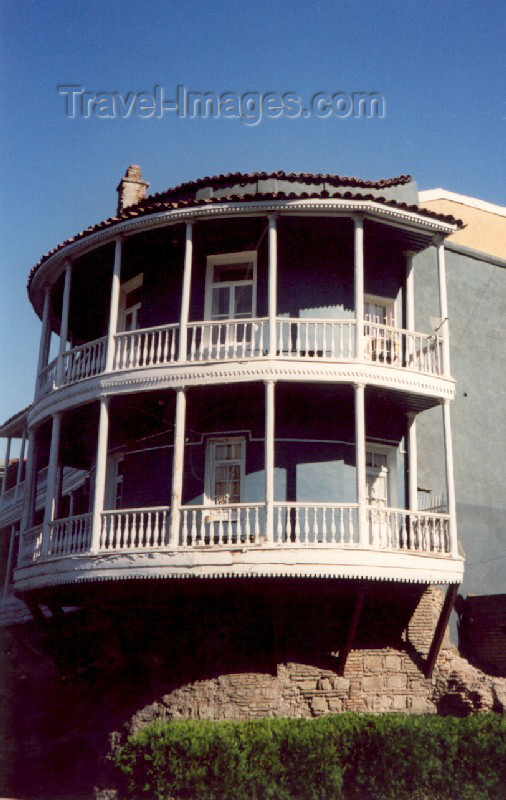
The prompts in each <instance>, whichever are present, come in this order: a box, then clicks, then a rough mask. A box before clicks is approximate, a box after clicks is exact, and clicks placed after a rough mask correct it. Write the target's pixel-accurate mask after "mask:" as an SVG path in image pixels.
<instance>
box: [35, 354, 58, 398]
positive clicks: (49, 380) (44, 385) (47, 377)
mask: <svg viewBox="0 0 506 800" xmlns="http://www.w3.org/2000/svg"><path fill="white" fill-rule="evenodd" d="M57 364H58V359H57V358H53V360H52V361H50V362H49V364H47V365H46V366H45V367H44V369H42V370H41V371H40V372H39V375H38V377H37V397H42V396H43V395H45V394H47V393H48V392H50V391H51V390H52V389H54V388H55V384H56V366H57Z"/></svg>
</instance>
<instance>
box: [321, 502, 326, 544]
mask: <svg viewBox="0 0 506 800" xmlns="http://www.w3.org/2000/svg"><path fill="white" fill-rule="evenodd" d="M326 541H327V509H326V508H322V543H323V544H325V543H326Z"/></svg>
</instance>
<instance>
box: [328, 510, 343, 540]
mask: <svg viewBox="0 0 506 800" xmlns="http://www.w3.org/2000/svg"><path fill="white" fill-rule="evenodd" d="M342 514H343V509H341V520H342ZM336 533H337V527H336V509H335V508H333V509H332V511H331V515H330V541H331V542H333V543H334V542H337V540H336Z"/></svg>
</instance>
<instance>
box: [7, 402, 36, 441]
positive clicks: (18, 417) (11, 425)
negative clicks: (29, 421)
mask: <svg viewBox="0 0 506 800" xmlns="http://www.w3.org/2000/svg"><path fill="white" fill-rule="evenodd" d="M30 408H31V406H27V407H26V408H23V409H22V410H21V411H17V412H16V413H15V414H13V415H12V417H9V419H6V420H5V422H3V423H2V424H1V425H0V435H1V436H8V435H9V433H11V432H12V431H13V430H17V429H18V424H19V430H20V431H21V429H22V428H23V427H24V422H25V420H24V417H25V416H26V413H27V411H29V409H30ZM8 429H10V430H9V431H8V433H4V431H5V430H8Z"/></svg>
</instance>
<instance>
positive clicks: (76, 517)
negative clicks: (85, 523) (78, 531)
mask: <svg viewBox="0 0 506 800" xmlns="http://www.w3.org/2000/svg"><path fill="white" fill-rule="evenodd" d="M92 516H93V512H92V511H86V512H85V513H84V514H74V515H73V516H72V517H58V519H53V520H52V522H51V526H53V525H66V524H67V522H74V521H75V520H80V519H86V518H87V517H92Z"/></svg>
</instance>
